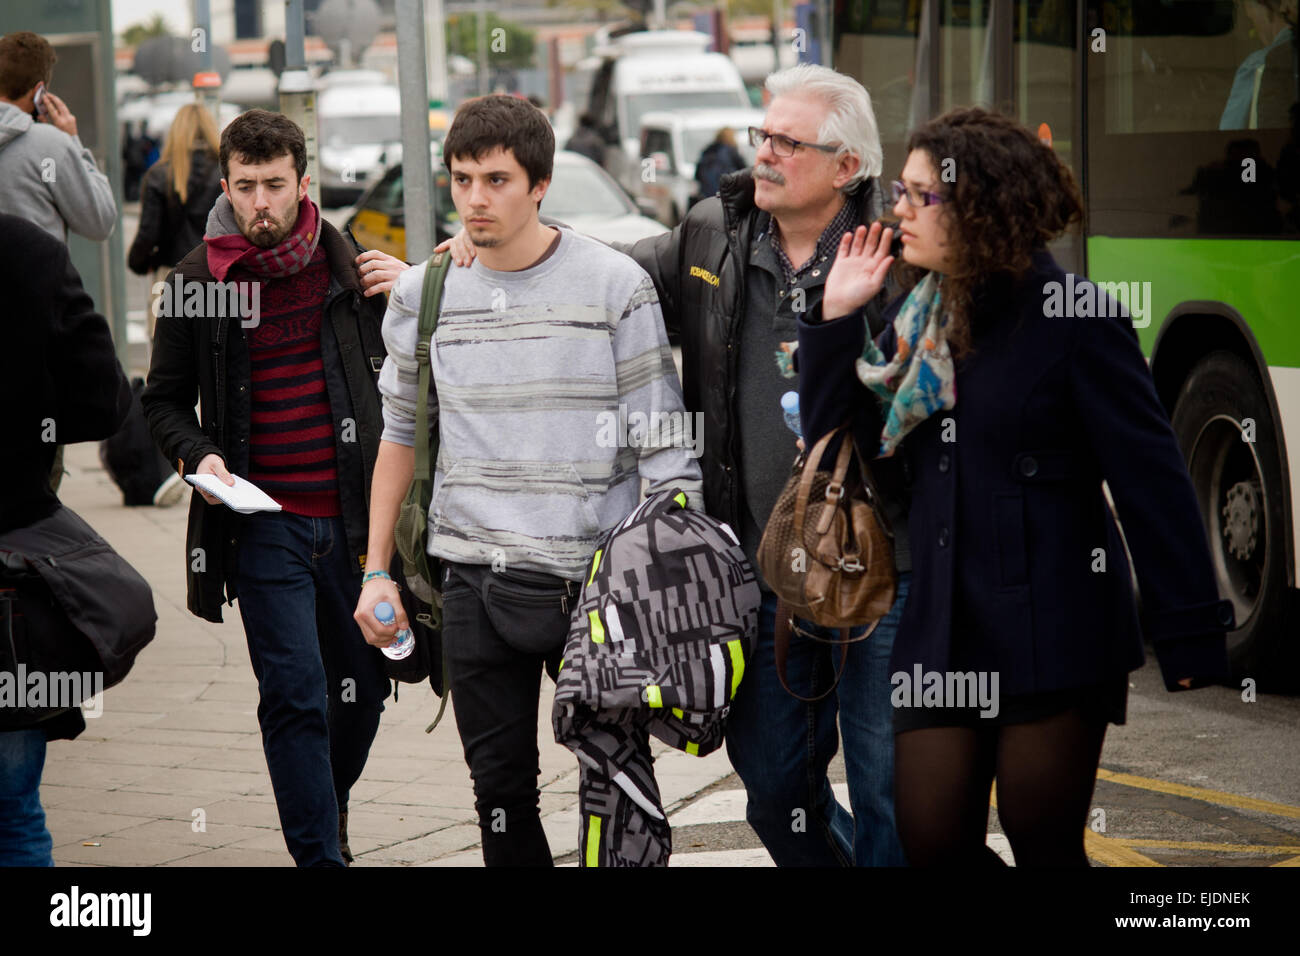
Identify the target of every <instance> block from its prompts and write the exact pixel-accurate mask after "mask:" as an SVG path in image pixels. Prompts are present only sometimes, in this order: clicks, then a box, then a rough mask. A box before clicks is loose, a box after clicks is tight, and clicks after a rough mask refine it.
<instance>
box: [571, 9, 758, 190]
mask: <svg viewBox="0 0 1300 956" xmlns="http://www.w3.org/2000/svg"><path fill="white" fill-rule="evenodd" d="M710 43H712V40H711V38H710V37H709V36H708V35H707V34H704V33H697V32H694V31H691V30H649V31H645V32H640V33H629V34H626V35H624V36H621V37H618V38H617V39H616V40H614V41H612V42H611V44H610V45H609V46H607V47H604V48H602V49H601V50H599V51H597V52H598V53H599V54H600V56H601V57H602V60H601V64H600V66H599V67H598V68H597V70H596V74H595V77H594V78H593V80H592V85H591V100H590V105H589V106H588V112H589V113H591V115H592V116H594V117H595V118H596V121H597V122H598V123H599V125H600V128H601V130H602V132H603V133H604V134H605V139H606V141H607V142H608V143H609V145H610V147H611V148H609V149H607V150H606V153H605V168H606V169H607V170H608V171H609V173H610V175H611V176H613V177H614V178H615V179H616V180H617V181H618V182H619V184H620V185H622V186H623V188H624V189H626V190H627V191H628V192H629V193H632V194H637V193H639V192H640V181H641V118H642V117H643V116H644V115H645V114H646V113H650V112H655V111H661V110H667V111H673V110H684V109H750V102H749V96H748V94H747V93H746V92H745V83H744V81H743V80H742V79H741V77H740V71H739V70H737V69H736V64H735V63H733V62H732V61H731V60H730V59H729V58H728V57H726V56H724V55H723V54H721V53H709V52H706V51H707V50H708V47H709V44H710Z"/></svg>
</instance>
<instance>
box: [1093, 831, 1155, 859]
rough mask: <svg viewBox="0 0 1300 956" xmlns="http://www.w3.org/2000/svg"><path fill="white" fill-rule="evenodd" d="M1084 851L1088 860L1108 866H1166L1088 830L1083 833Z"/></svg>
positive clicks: (1116, 841) (1114, 840) (1117, 841)
mask: <svg viewBox="0 0 1300 956" xmlns="http://www.w3.org/2000/svg"><path fill="white" fill-rule="evenodd" d="M1083 849H1084V852H1085V853H1087V854H1088V858H1089V859H1091V860H1095V861H1096V862H1098V863H1104V864H1105V865H1106V866H1164V864H1163V863H1157V862H1156V861H1155V860H1153V859H1151V857H1149V856H1143V855H1142V854H1141V853H1139V852H1138V851H1137V850H1134V849H1132V848H1130V847H1127V846H1125V845H1124V844H1123V843H1121V842H1120V841H1119V840H1116V839H1113V838H1111V837H1104V836H1102V835H1101V834H1100V833H1095V832H1093V831H1092V830H1089V829H1087V828H1085V829H1084V831H1083Z"/></svg>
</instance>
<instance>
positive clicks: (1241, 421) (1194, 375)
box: [1173, 352, 1294, 687]
mask: <svg viewBox="0 0 1300 956" xmlns="http://www.w3.org/2000/svg"><path fill="white" fill-rule="evenodd" d="M1173 426H1174V432H1175V434H1176V435H1177V436H1178V444H1179V447H1180V448H1181V449H1182V452H1183V458H1184V459H1185V460H1186V461H1187V470H1188V473H1189V474H1190V475H1191V478H1192V486H1193V488H1195V490H1196V499H1197V503H1198V505H1199V506H1200V511H1201V520H1202V521H1204V523H1205V529H1206V531H1207V533H1208V534H1209V543H1210V554H1211V556H1212V557H1213V561H1214V571H1215V576H1216V578H1217V580H1218V585H1219V595H1220V596H1221V597H1223V598H1226V599H1228V600H1230V601H1232V604H1233V608H1234V610H1235V611H1236V615H1237V629H1236V630H1235V631H1232V632H1231V633H1229V634H1228V659H1229V662H1230V664H1231V666H1232V674H1233V679H1234V680H1235V681H1238V682H1240V681H1241V680H1242V679H1244V678H1247V677H1250V678H1254V679H1255V680H1256V682H1257V684H1259V685H1265V684H1271V685H1273V686H1274V687H1282V686H1287V685H1289V684H1290V683H1291V681H1292V680H1293V678H1294V672H1293V671H1292V670H1291V669H1290V667H1289V664H1290V662H1289V661H1287V660H1285V659H1284V657H1285V656H1286V655H1288V654H1290V653H1292V652H1293V650H1294V649H1293V648H1290V647H1285V646H1284V644H1285V642H1284V637H1285V633H1284V632H1285V626H1284V623H1285V622H1284V618H1285V613H1286V601H1287V581H1286V543H1285V540H1284V535H1285V534H1286V520H1285V515H1284V513H1283V501H1282V468H1281V464H1280V459H1279V453H1278V441H1277V431H1276V428H1275V425H1274V422H1273V416H1272V414H1271V413H1270V411H1269V407H1268V400H1267V398H1266V397H1265V394H1264V388H1263V385H1262V384H1261V383H1260V380H1259V376H1258V374H1257V373H1256V371H1255V369H1254V367H1253V366H1252V365H1251V364H1250V363H1248V362H1247V361H1245V360H1244V359H1243V358H1241V356H1239V355H1236V354H1234V353H1232V352H1211V353H1210V354H1209V355H1207V356H1205V357H1204V358H1203V359H1201V360H1200V361H1199V362H1198V363H1197V364H1196V365H1195V366H1194V367H1193V368H1192V371H1191V373H1190V374H1189V375H1188V376H1187V380H1186V381H1185V382H1184V383H1183V387H1182V391H1181V392H1179V395H1178V401H1177V403H1176V404H1175V405H1174V415H1173ZM1252 437H1253V440H1252Z"/></svg>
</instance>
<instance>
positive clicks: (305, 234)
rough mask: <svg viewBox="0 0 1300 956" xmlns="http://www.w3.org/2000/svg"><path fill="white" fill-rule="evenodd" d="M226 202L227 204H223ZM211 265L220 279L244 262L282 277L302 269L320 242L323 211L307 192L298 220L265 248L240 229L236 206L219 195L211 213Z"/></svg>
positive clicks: (206, 238)
mask: <svg viewBox="0 0 1300 956" xmlns="http://www.w3.org/2000/svg"><path fill="white" fill-rule="evenodd" d="M223 204H224V206H225V208H223ZM203 241H204V242H205V243H206V244H207V247H208V269H210V270H211V272H212V274H213V275H214V276H215V277H216V278H217V279H218V280H219V281H223V282H224V281H225V278H226V273H228V272H229V271H230V270H231V269H232V268H234V267H235V266H242V267H243V268H245V269H248V270H249V271H250V272H252V273H254V274H255V275H259V276H262V277H263V278H266V279H282V278H284V277H285V276H291V275H293V274H294V273H296V272H300V271H301V270H302V269H303V267H304V266H306V265H307V263H309V262H310V261H311V257H312V254H313V253H314V252H315V251H316V246H317V244H318V243H319V242H320V211H319V210H318V209H317V208H316V204H315V203H314V202H312V201H311V199H309V198H308V197H306V196H304V197H303V198H302V201H301V202H300V203H299V204H298V221H297V222H296V223H294V226H293V229H292V230H291V231H290V233H289V235H287V236H285V237H284V239H282V240H281V241H280V243H279V244H278V245H274V246H271V247H270V248H269V249H263V248H262V247H261V246H255V245H253V243H252V242H250V241H249V240H248V238H247V237H246V236H245V235H244V234H243V233H242V232H240V231H239V229H238V227H237V225H236V223H235V217H234V208H233V207H232V206H231V205H230V200H229V199H228V198H226V197H225V196H224V195H223V196H221V197H219V198H218V199H217V203H216V206H214V207H213V210H212V214H211V215H210V216H209V217H208V234H207V235H206V236H204V237H203Z"/></svg>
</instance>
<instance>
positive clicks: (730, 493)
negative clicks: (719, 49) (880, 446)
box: [614, 170, 903, 529]
mask: <svg viewBox="0 0 1300 956" xmlns="http://www.w3.org/2000/svg"><path fill="white" fill-rule="evenodd" d="M861 188H863V189H874V188H876V187H875V183H874V181H868V184H866V185H864V186H863V187H861ZM874 205H875V204H873V203H870V202H867V203H863V210H864V215H863V222H865V223H870V221H871V215H870V210H872V208H873V207H874ZM765 215H766V214H765V213H763V211H762V210H760V209H759V208H758V207H757V206H756V205H754V177H753V174H752V173H751V172H750V171H748V170H742V171H741V172H737V173H732V174H731V175H729V176H725V177H723V179H722V189H721V192H720V193H719V195H718V196H715V197H712V198H709V199H706V200H704V201H703V202H700V203H698V204H696V205H695V206H693V207H692V208H691V210H690V212H688V213H687V214H686V217H685V218H684V219H683V220H682V221H681V222H680V223H679V224H678V225H677V228H675V229H673V231H672V232H668V233H662V234H661V235H658V236H651V237H649V238H647V239H642V240H640V241H639V242H637V243H636V244H634V245H631V246H628V245H622V244H617V243H616V244H615V246H614V248H616V249H618V250H619V251H621V252H625V253H627V254H628V255H630V256H631V257H632V258H633V259H635V260H636V262H637V264H638V265H640V266H641V268H643V269H645V271H646V272H647V273H649V275H650V278H651V280H652V281H653V282H654V284H655V290H656V291H657V292H658V293H659V304H660V306H661V307H662V309H663V314H664V324H665V325H666V326H667V327H668V331H669V332H670V333H674V334H676V335H678V336H680V341H681V346H682V390H683V393H684V397H685V399H686V407H687V409H688V410H690V411H693V412H702V413H703V414H704V442H703V454H702V456H701V458H700V469H701V471H702V472H703V475H704V504H705V509H706V510H707V511H708V513H709V514H710V515H712V516H713V517H715V518H719V519H720V520H722V521H725V522H727V523H728V524H729V525H731V527H732V528H734V529H739V528H740V527H741V523H742V520H743V514H744V512H743V509H744V500H743V495H744V491H743V482H742V481H741V479H740V475H739V474H738V471H739V468H740V448H739V442H738V440H737V427H736V422H737V419H738V415H739V412H738V401H739V398H738V395H739V387H740V382H739V381H738V379H739V375H738V362H739V357H740V331H741V328H742V325H743V320H744V317H745V311H746V308H747V299H746V270H747V269H748V265H749V254H748V250H749V249H750V246H751V244H752V242H753V238H754V228H755V224H756V222H757V221H758V220H759V218H760V217H761V216H765ZM877 299H879V297H877ZM820 301H821V287H820V286H818V287H817V288H816V289H815V290H814V291H813V293H812V294H810V296H809V298H808V307H809V308H810V309H811V308H812V307H813V306H814V305H815V304H816V303H818V302H820ZM868 310H869V314H868V320H869V321H871V322H873V328H875V327H876V325H875V324H874V323H879V322H880V313H881V311H882V310H881V308H880V307H879V306H878V305H877V304H876V302H874V301H873V302H872V303H871V304H870V305H869V306H868ZM772 455H773V459H772V461H773V467H774V468H779V469H781V470H782V471H784V470H786V469H788V468H789V466H790V450H789V449H787V448H781V449H773V450H772ZM876 480H877V482H878V484H879V485H880V490H881V493H882V494H883V495H886V496H889V495H891V494H893V495H895V496H898V495H901V487H902V480H903V479H902V472H901V470H900V469H899V468H898V467H897V465H896V464H894V463H888V464H886V465H885V466H884V467H883V469H882V471H881V472H879V473H877V475H876Z"/></svg>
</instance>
